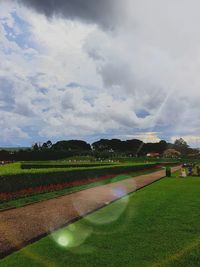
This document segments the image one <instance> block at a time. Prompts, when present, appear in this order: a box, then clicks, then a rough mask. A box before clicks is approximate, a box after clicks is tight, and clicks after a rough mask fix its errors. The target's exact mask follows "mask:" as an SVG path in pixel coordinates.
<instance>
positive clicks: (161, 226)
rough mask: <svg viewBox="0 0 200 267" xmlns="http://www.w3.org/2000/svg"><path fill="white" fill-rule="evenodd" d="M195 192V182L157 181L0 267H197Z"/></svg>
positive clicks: (198, 181) (199, 202) (199, 184)
mask: <svg viewBox="0 0 200 267" xmlns="http://www.w3.org/2000/svg"><path fill="white" fill-rule="evenodd" d="M199 192H200V178H191V177H188V178H185V179H183V178H178V175H177V176H175V175H173V177H172V178H165V179H162V180H160V181H158V182H156V183H154V184H152V185H150V186H148V187H145V188H143V189H141V190H140V191H138V192H136V193H134V194H130V195H129V197H128V198H127V197H126V198H125V199H124V198H122V199H121V200H119V201H116V202H114V203H113V204H111V205H109V206H107V207H105V208H103V209H101V210H99V211H97V212H95V213H93V214H91V215H89V216H87V217H85V218H84V219H82V220H80V221H78V222H76V223H74V224H72V225H69V226H68V227H65V228H63V229H60V230H59V231H56V232H55V233H54V234H51V235H49V236H48V237H45V238H43V239H42V240H40V241H38V242H35V243H34V244H32V245H29V246H27V247H25V248H24V249H22V250H20V251H18V252H16V253H13V254H12V255H10V256H8V257H7V258H5V259H4V260H2V261H1V265H0V266H1V267H7V266H9V267H27V266H29V267H43V266H47V267H50V266H51V267H79V266H81V267H88V266H109V267H116V266H130V267H137V266H141V267H144V266H151V267H158V266H160V267H183V266H191V267H192V266H193V267H198V266H200V227H199V225H200V212H199V206H200V198H199ZM119 210H121V211H122V212H121V213H120V214H121V215H120V214H119ZM102 220H103V221H104V222H105V223H103V224H99V223H98V222H99V221H102Z"/></svg>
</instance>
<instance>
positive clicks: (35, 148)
mask: <svg viewBox="0 0 200 267" xmlns="http://www.w3.org/2000/svg"><path fill="white" fill-rule="evenodd" d="M32 149H33V151H39V150H40V147H39V146H38V144H37V143H35V144H34V145H33V146H32Z"/></svg>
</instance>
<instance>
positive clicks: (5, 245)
mask: <svg viewBox="0 0 200 267" xmlns="http://www.w3.org/2000/svg"><path fill="white" fill-rule="evenodd" d="M179 168H180V167H174V168H172V171H173V172H174V171H177V170H178V169H179ZM164 176H165V171H164V170H161V171H157V172H154V173H150V174H146V175H141V176H137V177H134V178H129V179H126V180H123V181H119V182H115V183H112V184H107V185H102V186H98V187H93V188H89V189H85V190H82V191H79V192H75V193H72V194H69V195H66V196H61V197H58V198H54V199H50V200H46V201H42V202H38V203H35V204H31V205H27V206H24V207H21V208H17V209H11V210H7V211H2V212H1V213H0V258H3V257H5V256H6V255H8V254H10V253H11V252H13V251H15V250H18V249H20V248H22V247H23V246H25V245H27V244H29V243H32V242H34V241H36V240H38V239H40V238H41V237H43V236H45V235H47V234H48V233H50V232H52V231H53V230H55V229H58V228H60V227H62V226H65V225H67V224H69V223H71V222H74V221H76V220H78V219H80V218H81V217H83V216H85V215H87V214H89V213H91V212H93V211H95V210H97V209H99V208H102V207H104V206H106V205H108V204H109V203H111V202H113V201H115V200H117V199H119V198H121V197H123V196H125V195H127V194H129V193H131V192H134V191H136V190H138V189H140V188H142V187H144V186H147V185H149V184H151V183H153V182H155V181H157V180H159V179H161V178H163V177H164Z"/></svg>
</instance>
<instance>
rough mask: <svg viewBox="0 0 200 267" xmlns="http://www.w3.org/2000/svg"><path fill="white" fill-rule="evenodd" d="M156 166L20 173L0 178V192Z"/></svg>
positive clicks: (154, 166)
mask: <svg viewBox="0 0 200 267" xmlns="http://www.w3.org/2000/svg"><path fill="white" fill-rule="evenodd" d="M157 166H158V164H142V165H118V166H101V167H93V168H79V169H78V168H77V169H65V170H64V169H63V171H60V170H59V171H54V172H47V173H45V172H41V173H21V174H14V175H13V174H12V175H4V176H0V192H1V193H3V192H16V191H18V190H22V189H26V188H33V187H37V186H43V185H50V184H61V183H65V182H71V181H76V180H79V179H85V178H93V177H94V178H97V177H100V176H103V175H109V174H120V173H126V172H127V173H128V172H132V171H142V170H147V169H151V168H156V167H157Z"/></svg>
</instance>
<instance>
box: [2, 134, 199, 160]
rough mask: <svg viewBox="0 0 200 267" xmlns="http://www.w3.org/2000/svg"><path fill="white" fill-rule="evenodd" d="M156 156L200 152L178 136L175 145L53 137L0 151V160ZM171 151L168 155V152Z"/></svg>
mask: <svg viewBox="0 0 200 267" xmlns="http://www.w3.org/2000/svg"><path fill="white" fill-rule="evenodd" d="M150 153H155V154H157V155H160V156H162V155H168V156H169V157H170V153H171V155H172V156H173V155H176V156H177V155H182V156H184V155H187V156H189V155H190V156H191V155H195V156H196V155H197V154H199V151H198V150H196V149H192V148H190V147H189V145H188V144H187V143H186V142H185V141H184V140H183V139H182V138H180V139H177V140H176V141H175V143H174V144H171V143H168V142H166V141H165V140H161V141H160V142H157V143H144V142H143V141H141V140H138V139H132V140H126V141H122V140H120V139H111V140H109V139H101V140H99V141H97V142H94V143H93V144H91V145H90V144H89V143H87V142H85V141H83V140H68V141H65V140H64V141H59V142H56V143H55V144H53V143H52V142H51V141H50V140H49V141H47V142H45V143H43V144H39V143H35V144H34V145H33V146H32V148H31V149H27V150H19V151H15V152H13V151H10V152H9V151H4V150H2V151H0V160H1V161H2V160H4V161H12V160H14V161H17V160H23V161H24V160H57V159H64V158H67V157H72V156H93V157H94V158H104V159H106V158H113V157H122V156H123V157H141V156H146V155H147V154H150ZM167 153H168V154H167Z"/></svg>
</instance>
